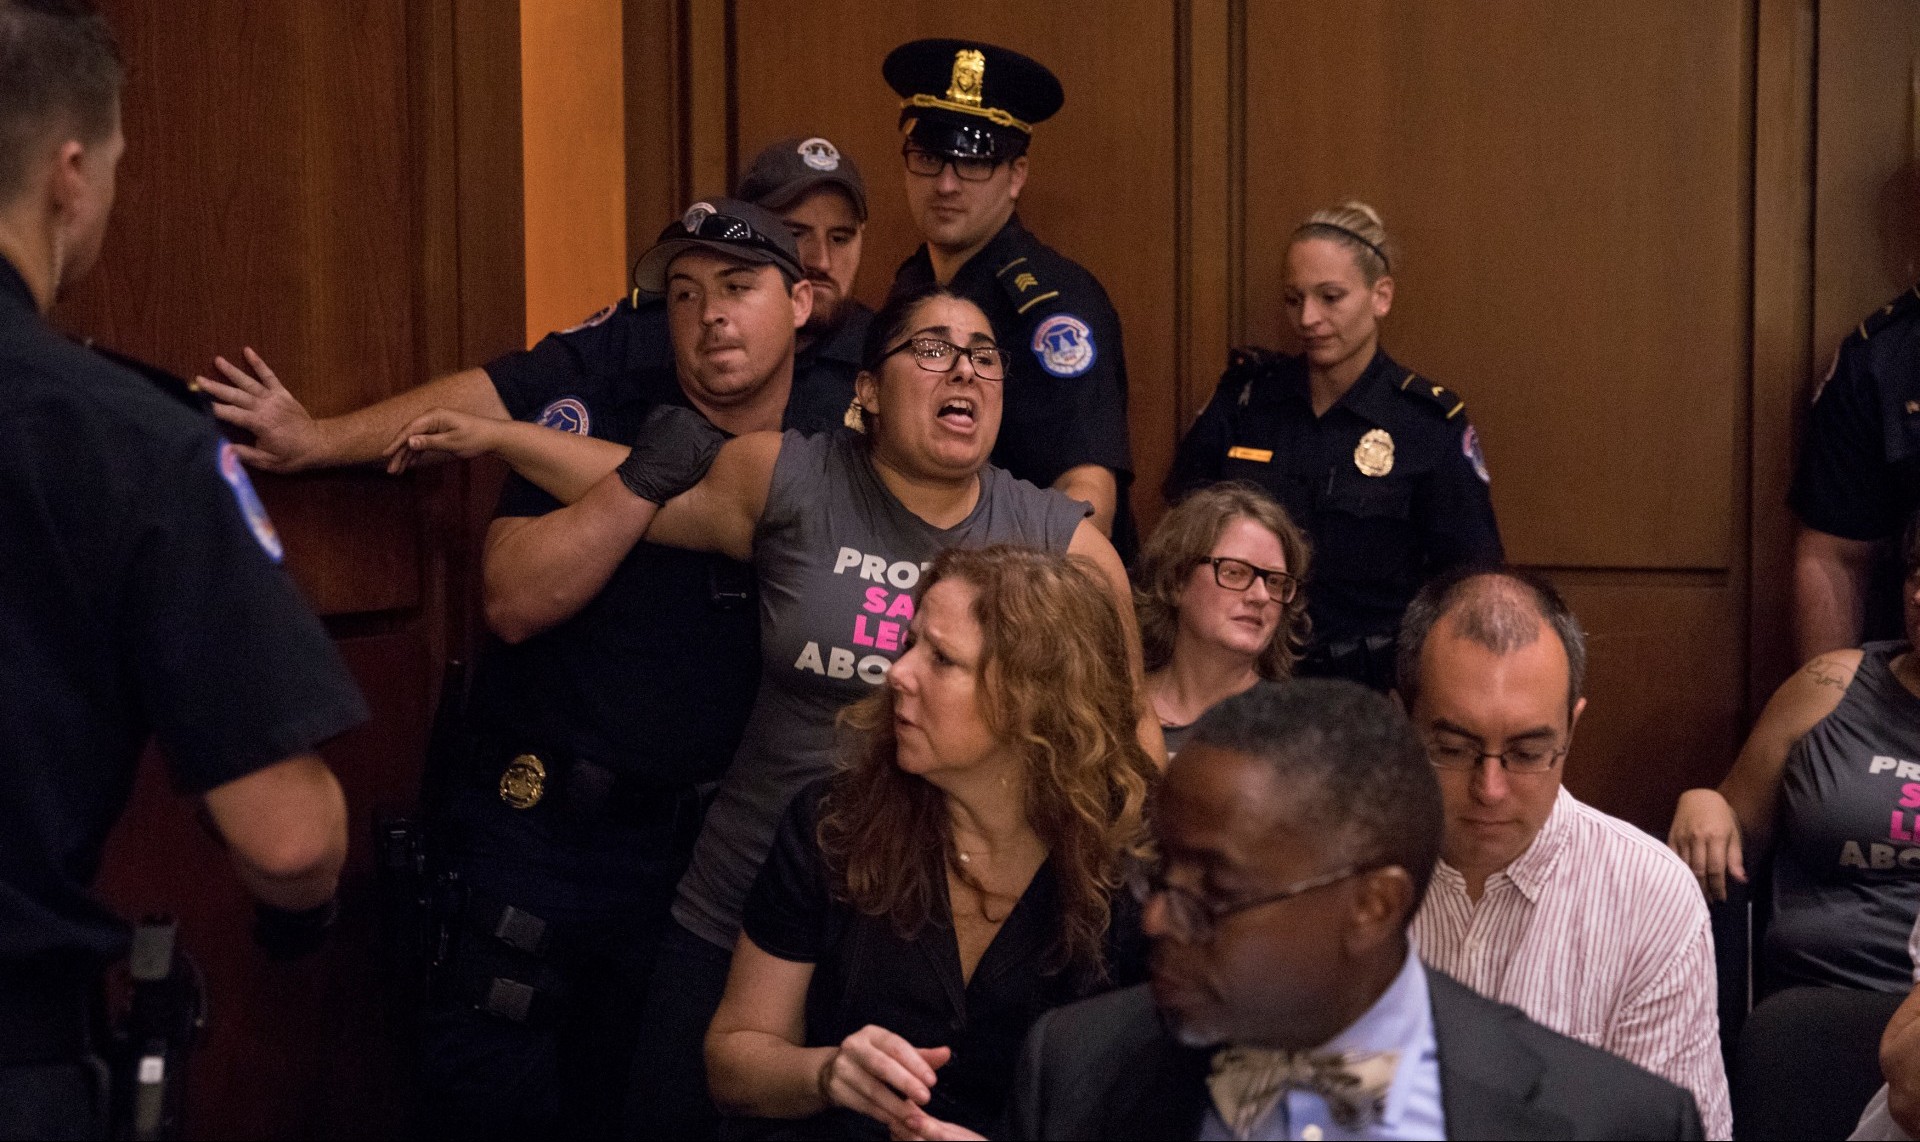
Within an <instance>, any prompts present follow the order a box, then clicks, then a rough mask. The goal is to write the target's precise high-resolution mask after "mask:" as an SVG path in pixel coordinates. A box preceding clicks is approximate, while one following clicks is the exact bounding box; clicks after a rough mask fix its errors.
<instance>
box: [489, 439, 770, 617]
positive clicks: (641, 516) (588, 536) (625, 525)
mask: <svg viewBox="0 0 1920 1142" xmlns="http://www.w3.org/2000/svg"><path fill="white" fill-rule="evenodd" d="M688 415H690V416H691V415H692V414H690V413H689V414H688ZM542 431H545V430H542ZM642 451H643V449H642V448H639V447H636V449H635V450H634V453H632V454H630V455H629V457H628V460H627V461H626V462H623V463H622V465H621V468H620V469H618V470H616V471H613V472H610V473H608V474H607V475H606V476H605V477H604V478H602V479H601V480H600V481H599V482H598V483H596V484H595V485H594V486H593V487H592V488H591V489H590V490H589V491H588V492H587V494H586V495H585V496H582V497H581V498H580V501H579V502H578V503H575V504H572V505H570V506H568V507H564V508H561V509H559V510H558V511H553V512H549V513H547V514H546V515H543V516H537V517H533V518H511V517H503V518H501V519H496V520H495V521H494V522H493V526H492V527H490V528H489V529H488V531H487V550H486V556H485V562H484V569H483V576H482V577H483V581H484V592H485V601H484V605H485V612H486V617H487V625H488V626H489V627H491V628H492V629H493V632H494V633H495V634H497V635H499V636H500V637H501V638H503V639H505V640H506V641H507V642H510V643H512V642H521V641H524V640H525V639H528V638H531V637H533V636H534V635H536V634H539V633H541V632H542V631H545V630H548V629H550V628H552V627H554V626H556V625H558V624H559V623H562V622H565V621H566V620H567V619H569V618H572V617H573V616H574V615H576V614H578V613H579V612H580V609H581V608H582V607H584V606H586V605H587V604H588V603H589V602H591V601H592V600H593V598H594V596H596V595H598V594H599V593H600V591H601V590H602V589H603V588H604V587H605V586H606V585H607V580H608V579H610V578H612V577H613V572H614V570H615V569H616V568H618V567H619V566H620V562H621V561H622V560H623V559H625V558H626V557H627V552H629V551H631V550H632V549H633V545H634V544H636V543H638V542H640V540H641V538H642V537H644V538H646V539H648V540H649V541H651V542H654V543H661V544H666V545H668V546H671V547H684V548H689V549H692V550H697V551H712V552H717V553H719V554H722V555H729V556H732V557H733V558H735V559H742V560H744V559H747V558H749V557H750V556H751V554H752V551H753V529H754V525H755V524H756V523H758V522H759V519H760V513H761V511H762V510H764V508H765V506H766V501H767V488H768V486H769V485H770V484H771V483H772V481H773V463H774V460H775V459H776V458H778V456H779V454H780V434H779V433H775V432H755V433H749V434H747V435H745V436H740V437H736V438H734V439H732V440H729V441H727V442H726V444H725V445H724V446H723V447H719V448H718V449H717V452H716V453H715V454H714V455H712V456H711V457H709V462H710V463H711V465H712V467H711V469H707V468H706V467H705V465H702V470H703V471H705V473H706V474H705V476H704V477H702V478H700V479H698V480H697V481H695V482H693V483H692V484H691V486H688V487H686V489H685V490H683V491H678V492H676V493H674V494H672V495H667V494H665V493H664V492H662V491H659V490H655V489H654V488H651V487H647V486H642V487H641V488H640V489H639V490H636V488H635V484H636V483H641V481H640V480H639V479H638V478H637V477H636V478H632V479H630V478H629V475H630V467H632V466H637V465H638V463H639V461H640V460H644V457H643V456H639V455H638V454H639V453H641V452H642ZM650 497H659V499H655V498H650ZM660 499H664V500H665V501H666V502H665V506H664V507H663V506H662V505H661V503H660V502H659V501H660ZM650 529H651V530H650Z"/></svg>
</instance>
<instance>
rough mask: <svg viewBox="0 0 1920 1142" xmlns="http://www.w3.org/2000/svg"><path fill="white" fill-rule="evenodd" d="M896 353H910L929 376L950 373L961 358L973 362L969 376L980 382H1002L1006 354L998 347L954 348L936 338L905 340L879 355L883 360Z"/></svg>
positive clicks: (966, 346)
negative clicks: (971, 375) (963, 357)
mask: <svg viewBox="0 0 1920 1142" xmlns="http://www.w3.org/2000/svg"><path fill="white" fill-rule="evenodd" d="M896 353H912V354H913V363H914V364H916V365H918V366H920V367H921V368H923V369H925V370H926V371H927V372H929V373H951V372H953V367H954V366H955V365H958V364H959V363H960V358H961V357H962V356H965V357H966V358H967V360H969V361H972V362H973V375H974V376H976V377H978V378H980V379H981V380H983V381H1000V380H1005V379H1006V376H1007V351H1006V350H1005V349H1002V348H1000V347H999V346H998V345H955V344H954V343H953V342H951V341H947V340H944V339H942V338H939V337H909V338H907V339H906V340H905V341H902V342H900V344H898V345H895V346H894V347H893V348H891V349H889V350H887V351H886V352H885V353H883V354H881V356H880V359H881V360H882V361H884V360H886V359H887V358H888V357H891V356H893V355H894V354H896Z"/></svg>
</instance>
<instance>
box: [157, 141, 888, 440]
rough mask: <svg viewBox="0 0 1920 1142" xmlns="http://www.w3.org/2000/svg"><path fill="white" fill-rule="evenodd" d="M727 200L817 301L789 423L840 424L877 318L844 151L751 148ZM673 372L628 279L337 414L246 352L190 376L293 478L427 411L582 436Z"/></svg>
mask: <svg viewBox="0 0 1920 1142" xmlns="http://www.w3.org/2000/svg"><path fill="white" fill-rule="evenodd" d="M737 196H738V197H739V198H741V199H744V200H745V201H748V202H751V203H754V204H756V205H758V206H762V207H765V208H766V209H768V210H772V211H775V212H777V213H778V214H779V215H780V216H781V218H782V221H783V224H784V225H785V226H786V228H787V229H788V230H789V231H790V232H791V233H792V234H793V236H794V241H795V244H796V248H797V249H798V250H799V251H800V259H801V264H802V265H803V266H804V268H805V272H806V276H807V280H809V281H810V282H812V283H813V291H814V298H815V309H814V312H813V315H812V316H811V317H810V318H809V319H808V323H807V327H806V328H805V329H803V330H801V331H800V334H799V339H798V349H799V356H798V358H797V359H796V361H795V367H794V376H793V391H794V394H795V395H794V401H795V402H796V408H795V415H796V421H795V423H796V424H797V425H799V426H801V427H803V428H805V429H806V430H807V431H816V430H817V429H818V428H822V427H831V426H833V425H837V424H840V423H841V421H842V419H843V417H844V416H845V414H846V411H847V408H848V406H849V405H850V404H851V403H852V400H853V378H854V376H855V374H857V373H858V372H859V371H860V346H861V344H862V342H863V341H864V340H865V339H866V335H867V322H868V320H869V319H871V318H872V316H873V311H871V310H869V309H868V308H867V307H866V306H864V305H862V304H860V303H859V302H858V301H855V300H854V298H853V281H854V276H855V274H856V273H857V272H858V271H859V268H860V247H861V238H862V232H863V230H864V228H865V225H866V220H867V189H866V183H865V181H864V180H862V178H861V177H860V170H859V168H858V167H857V166H855V165H854V161H853V159H852V158H851V157H849V156H848V155H845V154H843V153H841V151H840V149H839V148H838V147H836V146H834V144H833V143H832V142H831V141H829V140H827V139H825V138H822V137H820V136H817V135H815V136H808V137H804V138H802V137H794V138H790V139H782V140H780V141H779V142H777V143H773V144H771V145H769V146H767V147H766V148H764V149H762V150H761V151H760V153H759V154H758V155H757V156H755V158H754V160H753V164H752V165H751V166H749V167H748V168H747V171H746V173H745V174H744V175H742V176H741V178H740V183H739V186H738V188H737ZM672 366H673V350H672V347H671V345H670V344H669V340H668V336H667V317H666V307H665V305H664V303H663V302H662V301H661V299H660V298H659V297H657V296H654V295H651V294H648V293H647V292H646V291H645V290H642V289H640V288H638V286H637V284H636V286H635V288H634V289H633V290H632V291H631V292H630V293H629V294H628V295H627V296H626V297H624V298H621V299H620V300H619V301H618V302H616V303H614V304H613V305H609V306H607V307H606V308H605V309H602V310H600V311H599V312H598V313H595V314H594V315H593V316H591V317H589V318H587V319H586V320H585V321H583V322H581V323H580V324H579V325H576V326H574V327H573V328H571V329H566V330H562V331H560V332H557V333H550V334H548V335H547V336H546V337H543V338H542V339H541V340H540V342H539V343H538V344H536V345H535V346H534V347H533V348H531V349H527V350H523V351H519V352H514V353H508V354H506V355H504V356H501V357H499V358H496V359H495V360H493V361H490V362H488V363H487V364H486V366H485V367H484V368H477V369H463V370H461V371H460V372H457V373H451V374H448V375H447V376H444V377H438V378H435V379H434V380H432V381H429V382H428V383H426V384H424V385H421V386H419V387H418V388H415V389H412V390H409V391H407V392H404V393H400V394H397V395H395V396H392V397H389V398H387V399H386V400H383V401H380V402H378V403H376V404H372V405H369V406H367V407H366V408H363V409H359V410H357V411H355V412H351V413H347V414H344V415H341V416H336V417H328V418H326V419H322V420H315V419H313V418H312V417H310V416H308V415H307V412H306V409H304V408H303V407H301V405H300V403H299V402H298V401H297V400H295V399H294V397H293V395H292V394H291V393H290V392H288V391H287V388H286V386H285V385H283V384H282V383H281V382H280V380H279V378H278V377H277V376H276V375H275V374H274V372H273V370H272V369H271V368H270V367H268V365H267V363H266V362H265V361H263V360H261V359H260V357H259V355H258V354H256V353H254V352H253V351H252V350H250V349H249V350H248V351H247V367H245V368H243V367H241V366H240V365H238V364H236V363H234V362H230V361H227V360H225V359H224V358H220V359H216V361H215V367H216V369H217V371H218V372H219V373H220V377H219V378H218V379H215V378H209V377H197V378H195V383H196V384H198V385H199V386H200V387H202V388H203V389H205V391H206V392H207V393H208V395H210V396H212V397H213V398H214V400H215V401H217V402H218V403H217V404H216V406H215V410H214V411H215V413H216V414H217V415H218V416H219V417H220V418H221V419H222V420H224V421H226V422H227V423H229V424H232V425H233V426H235V427H236V428H239V429H242V430H244V431H246V432H249V433H252V434H253V438H254V439H253V443H252V444H251V445H250V446H245V445H243V446H242V447H241V452H240V455H241V458H242V459H243V460H245V461H246V462H247V463H248V464H250V465H252V466H254V467H259V468H265V469H267V470H269V471H275V472H293V471H302V470H306V469H310V468H322V467H332V466H336V465H342V464H360V463H366V462H369V461H373V460H379V459H381V458H382V457H383V456H391V455H394V454H395V453H396V452H397V451H398V450H397V448H395V447H393V446H394V444H395V436H396V435H397V434H398V433H399V432H400V430H401V429H402V428H403V427H404V426H406V425H407V424H409V423H410V422H411V421H413V420H414V419H415V418H416V417H418V416H419V415H420V414H421V413H424V412H426V411H428V410H430V409H436V408H445V409H453V410H455V411H459V412H466V413H471V414H473V415H476V416H492V417H499V418H505V417H511V418H513V419H515V420H526V421H533V422H536V423H538V424H542V425H545V426H547V427H549V428H560V429H565V430H567V431H570V432H590V430H591V428H592V425H591V423H590V418H589V417H588V415H587V413H585V412H584V411H583V410H584V409H587V408H590V407H591V406H594V405H599V404H604V403H606V402H607V401H609V400H613V401H624V400H631V399H638V398H643V397H644V396H645V392H644V389H643V388H637V387H636V385H638V384H639V383H640V378H643V377H645V376H647V375H648V374H649V373H650V372H652V371H655V370H659V369H671V368H672ZM623 442H624V441H623ZM396 466H397V465H396Z"/></svg>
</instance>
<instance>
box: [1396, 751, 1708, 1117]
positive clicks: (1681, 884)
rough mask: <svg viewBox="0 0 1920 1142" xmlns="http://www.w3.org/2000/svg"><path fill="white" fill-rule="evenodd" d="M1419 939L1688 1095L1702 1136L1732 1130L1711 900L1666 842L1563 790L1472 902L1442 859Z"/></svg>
mask: <svg viewBox="0 0 1920 1142" xmlns="http://www.w3.org/2000/svg"><path fill="white" fill-rule="evenodd" d="M1413 937H1414V942H1415V944H1416V945H1417V946H1418V947H1419V949H1420V956H1421V958H1422V959H1424V960H1426V962H1427V963H1428V964H1430V965H1432V966H1433V967H1435V968H1438V969H1439V970H1441V971H1443V972H1446V973H1447V974H1448V975H1450V976H1452V977H1454V978H1455V979H1457V980H1459V981H1460V982H1461V983H1464V984H1466V985H1467V986H1468V987H1471V988H1473V989H1474V990H1475V991H1477V992H1479V993H1480V994H1482V995H1485V996H1487V997H1488V998H1490V999H1496V1000H1499V1001H1500V1002H1502V1003H1511V1004H1512V1005H1514V1006H1515V1007H1518V1008H1519V1009H1520V1010H1522V1011H1524V1012H1526V1013H1527V1014H1528V1015H1529V1016H1530V1017H1532V1018H1533V1020H1534V1021H1535V1022H1537V1023H1540V1024H1543V1025H1545V1026H1547V1027H1551V1028H1552V1029H1553V1030H1555V1031H1558V1032H1560V1033H1561V1034H1563V1035H1568V1036H1571V1037H1573V1038H1575V1039H1578V1040H1580V1041H1581V1042H1583V1043H1588V1044H1591V1045H1593V1046H1595V1047H1599V1048H1601V1049H1602V1050H1605V1051H1610V1052H1612V1053H1613V1054H1615V1055H1618V1056H1620V1057H1621V1058H1623V1059H1626V1060H1627V1061H1628V1062H1631V1063H1635V1064H1637V1065H1639V1066H1642V1067H1645V1068H1646V1069H1647V1070H1649V1071H1652V1072H1653V1073H1654V1074H1656V1075H1660V1076H1662V1077H1664V1078H1666V1079H1668V1080H1669V1081H1671V1082H1674V1083H1677V1084H1679V1085H1680V1086H1683V1087H1685V1088H1686V1089H1688V1090H1690V1091H1692V1092H1693V1097H1694V1099H1695V1101H1697V1102H1698V1103H1699V1104H1700V1118H1701V1123H1702V1125H1704V1126H1705V1127H1706V1133H1707V1137H1709V1138H1731V1137H1732V1136H1733V1111H1732V1108H1731V1106H1730V1105H1729V1104H1728V1101H1727V1074H1726V1068H1725V1067H1724V1066H1723V1065H1722V1063H1721V1060H1720V1025H1719V1008H1718V1003H1717V994H1716V977H1715V974H1714V964H1713V932H1712V930H1711V929H1710V927H1709V926H1708V922H1707V906H1706V901H1705V899H1704V898H1703V897H1702V896H1701V894H1700V886H1699V884H1698V883H1697V882H1696V881H1695V880H1694V878H1693V874H1692V873H1691V872H1689V871H1688V869H1687V866H1686V865H1685V864H1684V863H1682V862H1681V860H1680V858H1679V857H1677V856H1675V855H1674V854H1673V853H1672V851H1670V850H1669V849H1668V848H1667V847H1666V846H1665V845H1663V844H1661V843H1660V842H1659V841H1657V840H1655V839H1654V838H1652V837H1650V836H1648V835H1647V834H1646V833H1644V832H1641V831H1640V830H1639V829H1636V828H1634V827H1633V826H1632V825H1629V824H1627V823H1626V822H1625V821H1621V820H1618V819H1617V818H1614V817H1609V816H1607V815H1606V814H1605V813H1602V812H1600V811H1599V810H1598V809H1594V808H1592V807H1590V806H1587V805H1583V804H1581V803H1580V802H1579V801H1577V800H1575V799H1574V796H1573V795H1572V794H1571V793H1568V792H1567V791H1566V790H1565V789H1562V790H1561V791H1560V795H1559V798H1558V800H1557V801H1555V803H1554V806H1553V812H1552V813H1550V814H1549V815H1548V817H1547V823H1546V824H1545V825H1543V826H1541V828H1540V833H1539V835H1538V836H1536V837H1535V838H1534V839H1533V844H1531V845H1529V846H1528V847H1527V851H1526V852H1524V853H1521V854H1520V856H1519V857H1518V858H1516V859H1515V860H1514V861H1513V863H1512V864H1509V865H1508V866H1507V867H1506V868H1505V869H1503V870H1501V871H1500V872H1496V873H1494V874H1493V875H1492V876H1490V877H1488V878H1487V883H1486V887H1485V890H1484V891H1483V892H1482V893H1481V894H1480V899H1479V900H1478V901H1477V902H1476V901H1474V900H1471V899H1469V898H1468V897H1467V882H1466V878H1465V877H1463V876H1461V875H1460V872H1459V870H1457V869H1455V868H1453V867H1452V866H1451V865H1449V864H1447V863H1446V862H1445V861H1441V862H1440V864H1439V867H1437V868H1436V869H1435V870H1434V875H1433V884H1432V887H1431V888H1429V889H1428V890H1427V899H1426V902H1425V903H1424V904H1422V905H1421V906H1420V912H1419V915H1417V916H1416V917H1414V922H1413Z"/></svg>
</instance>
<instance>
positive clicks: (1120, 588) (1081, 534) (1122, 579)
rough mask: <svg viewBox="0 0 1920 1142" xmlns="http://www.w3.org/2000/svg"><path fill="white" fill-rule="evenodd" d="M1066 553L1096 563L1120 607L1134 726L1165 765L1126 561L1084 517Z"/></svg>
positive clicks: (1149, 752) (1163, 744) (1155, 758)
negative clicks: (1131, 678) (1131, 690)
mask: <svg viewBox="0 0 1920 1142" xmlns="http://www.w3.org/2000/svg"><path fill="white" fill-rule="evenodd" d="M1067 554H1069V555H1077V556H1079V557H1081V558H1083V559H1085V560H1086V561H1087V562H1089V563H1091V564H1093V566H1094V568H1095V569H1096V570H1097V571H1099V572H1100V577H1101V578H1102V579H1103V580H1104V581H1105V582H1106V584H1107V590H1108V592H1109V593H1110V594H1111V595H1112V596H1113V604H1114V606H1115V607H1117V608H1119V611H1120V625H1121V626H1123V627H1125V628H1126V634H1127V665H1128V667H1129V668H1131V670H1132V671H1133V682H1134V694H1135V698H1134V705H1135V707H1136V708H1137V710H1138V717H1137V720H1136V723H1135V727H1136V729H1137V731H1138V732H1139V735H1140V748H1141V749H1144V750H1146V751H1147V756H1148V757H1150V758H1152V759H1153V763H1154V764H1155V765H1157V766H1159V767H1160V768H1162V769H1165V768H1166V766H1167V741H1166V738H1165V737H1164V736H1163V735H1162V734H1161V733H1160V719H1159V718H1157V717H1155V716H1154V713H1153V702H1152V699H1151V698H1150V697H1149V696H1148V694H1147V688H1146V686H1145V684H1144V683H1145V681H1146V669H1145V667H1144V666H1143V665H1142V655H1141V651H1140V624H1139V623H1138V622H1137V621H1136V620H1135V618H1134V614H1133V586H1132V584H1131V583H1130V582H1129V581H1128V579H1127V568H1126V565H1125V564H1123V563H1121V562H1120V553H1119V552H1117V551H1115V550H1114V549H1113V542H1112V541H1111V540H1109V539H1108V538H1107V537H1106V536H1105V535H1103V534H1101V532H1100V529H1099V528H1097V527H1095V526H1093V521H1092V520H1081V521H1080V526H1079V527H1077V528H1075V529H1074V532H1073V542H1072V543H1070V544H1068V545H1067Z"/></svg>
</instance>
